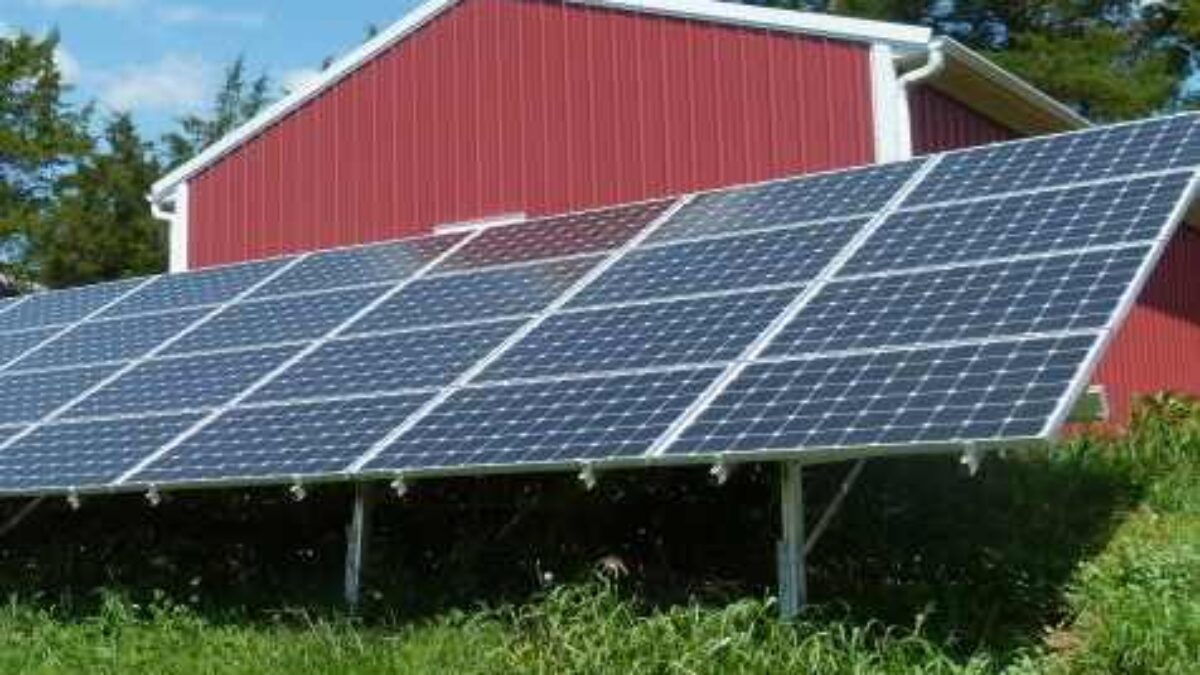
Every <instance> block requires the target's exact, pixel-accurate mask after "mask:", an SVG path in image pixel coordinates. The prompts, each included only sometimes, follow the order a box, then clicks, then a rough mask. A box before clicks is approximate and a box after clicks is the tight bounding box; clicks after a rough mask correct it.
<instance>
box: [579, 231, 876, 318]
mask: <svg viewBox="0 0 1200 675" xmlns="http://www.w3.org/2000/svg"><path fill="white" fill-rule="evenodd" d="M866 222H867V221H866V219H855V220H847V221H835V222H831V223H827V224H822V225H810V226H805V227H798V228H790V229H785V230H772V231H768V232H756V233H751V234H745V235H741V236H736V237H723V238H717V239H704V240H701V241H691V242H684V243H680V244H671V245H669V246H656V247H653V248H643V249H636V250H634V251H632V252H631V253H629V254H627V255H626V256H625V257H624V258H622V259H621V261H620V262H618V263H617V264H616V265H613V266H612V267H611V268H609V269H608V270H607V271H606V272H605V273H604V274H603V275H601V276H600V278H598V279H596V280H595V281H594V282H592V283H591V284H589V285H588V287H587V288H586V289H584V291H583V292H582V293H581V294H579V295H578V296H576V297H575V299H574V300H572V301H571V306H583V305H594V304H605V303H620V302H628V301H631V300H644V299H650V298H668V297H671V296H680V295H689V294H696V293H708V292H713V291H728V290H735V289H740V288H753V287H755V286H768V285H782V284H794V283H799V282H804V281H809V280H811V279H812V278H813V277H815V276H816V275H817V274H818V273H819V272H820V271H821V269H822V268H824V267H825V266H826V265H828V264H829V262H830V261H831V260H833V258H834V256H836V255H837V254H838V252H839V251H841V249H842V248H843V247H844V246H845V245H846V244H847V243H849V241H850V239H851V238H852V237H853V236H854V235H855V234H856V233H857V232H858V230H859V229H861V228H862V226H863V225H865V224H866Z"/></svg>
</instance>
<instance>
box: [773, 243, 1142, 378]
mask: <svg viewBox="0 0 1200 675" xmlns="http://www.w3.org/2000/svg"><path fill="white" fill-rule="evenodd" d="M1149 248H1150V247H1149V246H1138V247H1134V248H1123V249H1116V250H1102V251H1096V252H1092V253H1069V254H1065V255H1056V256H1052V257H1045V258H1032V259H1023V260H1016V261H1010V262H997V263H983V264H978V265H971V266H966V267H953V268H949V269H941V270H933V271H928V272H917V273H911V274H892V275H887V276H876V277H867V278H863V279H853V280H847V281H836V282H834V283H831V284H829V285H828V286H826V287H825V288H824V289H823V290H822V291H821V292H820V293H819V294H818V295H817V296H816V297H815V298H814V299H813V301H812V302H811V303H810V304H809V305H808V306H806V307H805V308H804V309H803V311H801V312H800V313H799V314H798V315H797V316H796V318H795V319H794V320H793V321H792V322H791V323H790V324H789V325H788V326H787V327H786V328H785V329H784V330H783V331H782V332H781V333H780V334H779V336H778V337H776V338H775V340H774V342H773V343H772V344H771V346H770V347H769V348H768V349H767V352H766V353H767V354H768V355H771V356H776V355H789V354H791V355H797V354H809V353H815V352H828V351H841V350H851V349H871V348H875V347H887V346H894V345H914V344H926V343H931V342H953V341H962V340H977V339H984V338H996V337H1003V336H1015V335H1023V334H1029V333H1049V332H1055V331H1079V330H1084V329H1099V328H1102V327H1104V325H1105V324H1106V323H1107V322H1108V320H1109V319H1110V318H1111V316H1112V313H1113V311H1114V310H1115V309H1116V307H1117V306H1118V304H1119V303H1120V300H1121V297H1122V296H1123V295H1124V294H1125V293H1126V292H1127V290H1128V289H1129V285H1130V284H1131V283H1132V282H1133V279H1134V277H1135V276H1136V275H1137V272H1138V270H1139V269H1141V266H1142V263H1143V261H1145V259H1146V256H1147V255H1148V254H1149Z"/></svg>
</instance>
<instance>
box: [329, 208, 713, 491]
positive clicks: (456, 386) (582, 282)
mask: <svg viewBox="0 0 1200 675" xmlns="http://www.w3.org/2000/svg"><path fill="white" fill-rule="evenodd" d="M693 198H694V195H687V196H684V197H682V198H680V199H677V200H676V201H675V203H674V204H672V205H671V206H670V207H668V208H667V209H666V210H665V211H663V212H662V213H660V214H659V215H658V217H657V218H655V219H654V220H653V221H651V222H650V223H649V224H648V225H646V226H645V227H643V228H642V229H641V231H639V232H638V233H637V234H635V235H634V236H633V237H631V238H630V239H628V240H626V241H625V243H624V244H622V245H621V246H620V247H618V248H616V249H614V250H611V251H609V252H608V254H607V257H606V258H605V259H604V260H603V261H601V262H600V263H599V264H598V265H596V266H595V267H593V268H592V269H591V270H589V271H588V272H587V273H586V274H584V275H583V276H582V277H580V278H579V279H577V280H576V281H575V283H574V284H572V285H571V286H570V287H569V288H567V290H566V291H564V292H563V293H561V294H560V295H559V296H558V298H556V299H555V300H554V302H552V303H550V304H549V305H547V306H546V307H544V308H543V309H542V311H541V312H539V313H538V314H537V315H536V316H534V317H533V319H531V320H530V321H528V322H527V323H525V324H524V325H523V326H521V327H520V328H518V329H517V331H516V332H514V333H513V334H512V335H509V336H508V338H507V339H505V341H504V342H502V343H500V344H499V345H498V346H497V347H496V348H495V349H493V350H492V351H491V352H490V353H489V354H488V355H487V356H485V357H483V358H482V359H480V360H479V361H477V362H476V363H475V365H474V366H472V367H471V368H470V369H468V370H467V371H465V372H464V373H462V374H461V375H459V376H458V377H457V378H456V379H455V380H454V381H453V382H452V383H450V384H449V385H447V386H446V387H444V388H443V389H441V391H439V392H438V394H437V395H436V396H434V397H433V398H432V399H430V400H429V401H426V402H425V404H424V405H422V406H421V407H420V408H418V409H417V410H416V411H415V412H414V413H412V414H411V415H409V416H408V418H407V419H405V420H404V422H403V423H401V424H400V426H398V427H396V428H395V429H393V430H392V431H391V432H390V433H388V434H387V435H386V436H384V437H383V438H382V439H380V440H379V441H378V442H377V443H375V445H373V446H372V447H371V448H370V449H368V450H367V451H366V452H364V453H363V454H362V455H360V456H359V458H358V459H356V460H355V461H353V462H351V463H350V465H349V466H347V467H346V470H345V471H346V473H358V472H359V471H361V470H362V468H363V467H364V466H366V465H367V464H369V463H370V462H371V461H372V460H374V459H375V458H376V457H378V456H379V455H380V453H382V452H383V451H384V450H386V449H387V448H388V446H390V445H391V444H392V443H394V442H395V441H396V440H397V439H399V438H400V437H401V436H403V435H404V434H405V433H407V432H408V431H409V430H410V429H412V428H413V427H415V426H416V425H417V424H419V423H420V422H421V420H423V419H425V418H426V417H428V416H429V414H430V413H432V412H433V411H434V410H436V409H437V408H439V407H441V405H442V404H443V403H445V402H446V401H447V400H448V399H449V398H450V397H451V396H452V395H453V394H454V393H455V392H456V391H458V390H460V389H463V388H465V387H466V386H467V385H469V384H470V383H471V382H472V381H474V380H475V378H476V377H478V376H479V375H480V374H482V373H483V371H485V370H486V369H487V368H488V366H490V365H491V364H492V363H494V362H496V361H497V360H499V359H500V357H502V356H504V355H505V354H507V353H508V352H509V350H511V349H512V348H513V347H515V346H516V345H517V344H518V343H520V342H521V341H522V340H524V339H525V338H526V337H528V336H529V334H530V333H532V332H533V331H534V330H536V329H537V328H538V327H539V326H541V325H542V324H543V323H545V322H546V321H547V320H548V319H549V318H550V317H551V316H552V315H554V314H556V313H558V312H559V310H561V309H563V308H564V307H566V306H567V305H568V304H569V303H570V302H571V301H572V300H574V299H575V298H576V297H577V296H578V295H579V294H580V293H582V292H583V291H584V290H585V289H587V287H588V286H590V285H591V284H592V283H593V282H595V281H596V280H597V279H599V278H600V277H601V276H602V275H603V274H604V273H605V272H607V271H608V270H609V269H611V268H612V267H613V266H614V265H616V264H617V263H618V262H620V261H621V260H623V259H624V258H625V256H626V255H628V254H629V253H630V252H632V251H633V250H635V249H637V248H638V245H639V244H641V243H642V242H644V241H646V240H647V239H648V238H649V237H650V236H651V235H653V234H654V233H655V232H657V231H658V230H659V228H661V227H662V226H663V225H665V224H666V223H667V222H669V221H670V220H671V218H672V217H674V215H675V214H676V213H678V212H679V211H680V209H682V208H683V207H685V206H687V205H688V204H689V203H691V200H692V199H693Z"/></svg>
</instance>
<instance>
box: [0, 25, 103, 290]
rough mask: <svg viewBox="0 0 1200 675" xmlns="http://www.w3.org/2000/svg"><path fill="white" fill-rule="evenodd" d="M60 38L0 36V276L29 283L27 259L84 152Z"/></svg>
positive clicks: (80, 117)
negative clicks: (58, 55)
mask: <svg viewBox="0 0 1200 675" xmlns="http://www.w3.org/2000/svg"><path fill="white" fill-rule="evenodd" d="M57 45H58V36H57V35H54V34H51V35H49V36H47V37H45V38H40V39H39V38H34V37H31V36H29V35H25V34H16V35H13V36H9V37H0V275H3V276H4V278H5V279H6V280H9V281H11V282H17V283H21V284H28V283H30V282H31V281H34V280H35V279H34V277H35V273H34V271H33V270H31V269H30V267H29V265H28V264H27V263H28V256H27V255H26V253H27V250H28V247H29V244H30V237H29V235H30V232H31V231H32V230H33V229H35V228H36V227H37V226H38V223H39V222H40V219H41V218H42V216H43V214H44V212H45V210H46V209H47V208H48V206H49V204H50V203H51V200H52V199H53V196H54V187H55V184H56V183H57V181H58V180H59V178H60V177H61V176H62V175H63V174H64V173H65V172H67V171H69V169H70V167H71V166H72V164H73V163H74V162H75V161H77V160H78V158H79V157H81V156H82V155H83V154H84V153H86V152H87V150H88V148H89V141H88V138H87V135H86V118H87V113H86V111H82V112H81V111H76V110H73V109H72V108H71V107H70V106H68V105H67V104H66V103H64V102H63V93H64V86H63V82H62V76H61V75H60V74H59V72H58V69H57V68H56V67H55V64H54V50H55V48H56V47H57Z"/></svg>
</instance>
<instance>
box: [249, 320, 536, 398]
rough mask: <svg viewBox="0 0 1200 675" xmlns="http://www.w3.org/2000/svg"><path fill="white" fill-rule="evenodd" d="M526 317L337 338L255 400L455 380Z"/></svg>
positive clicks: (365, 391)
mask: <svg viewBox="0 0 1200 675" xmlns="http://www.w3.org/2000/svg"><path fill="white" fill-rule="evenodd" d="M522 323H523V322H522V321H501V322H497V323H484V324H478V325H464V326H456V327H454V328H441V329H430V330H419V331H410V332H405V333H392V334H388V335H374V336H368V337H356V338H346V339H339V340H334V341H331V342H329V343H326V344H325V345H323V346H322V347H321V348H320V349H318V350H317V351H315V352H313V353H312V354H310V355H309V356H307V357H305V358H304V359H303V360H302V361H301V362H300V363H298V364H296V365H295V366H293V367H291V368H289V369H288V370H287V372H285V373H284V374H283V375H281V376H280V377H278V378H276V379H275V380H274V381H272V382H271V383H270V384H269V385H267V386H266V387H264V388H263V389H261V390H259V391H258V392H257V393H255V394H254V396H253V397H251V400H252V401H280V400H288V399H302V398H317V397H326V396H330V397H332V396H347V395H359V394H369V393H381V392H387V391H393V392H394V391H401V390H405V389H420V388H426V387H437V386H439V385H446V384H450V382H452V381H453V380H454V378H455V377H456V376H458V375H459V373H461V372H463V371H464V370H466V369H467V368H468V367H470V366H471V365H473V364H474V363H475V362H476V361H478V360H479V359H481V358H483V357H484V356H485V355H486V354H487V353H488V352H489V351H491V350H492V349H493V348H495V347H496V346H497V345H499V344H500V342H502V341H503V340H504V338H506V337H508V336H509V335H510V334H511V333H513V331H515V330H516V329H517V328H518V327H519V326H520V325H521V324H522Z"/></svg>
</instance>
